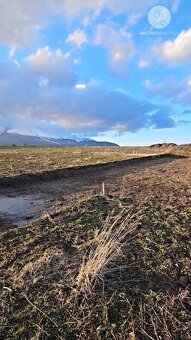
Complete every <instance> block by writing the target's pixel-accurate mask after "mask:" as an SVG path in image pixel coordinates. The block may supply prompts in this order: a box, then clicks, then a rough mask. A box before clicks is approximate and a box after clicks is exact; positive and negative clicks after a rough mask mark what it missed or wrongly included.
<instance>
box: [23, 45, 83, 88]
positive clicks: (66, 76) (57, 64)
mask: <svg viewBox="0 0 191 340" xmlns="http://www.w3.org/2000/svg"><path fill="white" fill-rule="evenodd" d="M25 60H26V62H27V63H28V64H29V65H30V67H31V69H32V70H33V72H35V74H37V75H38V76H39V77H43V78H44V79H48V81H50V83H51V84H52V85H57V86H63V85H73V84H75V82H76V79H77V77H76V76H75V75H74V74H73V73H72V72H71V71H69V66H70V53H68V52H66V53H62V51H61V50H60V49H57V50H56V51H52V50H51V49H50V47H49V46H46V47H43V48H40V49H38V51H37V52H36V53H34V54H32V55H30V56H29V57H27V58H26V59H25Z"/></svg>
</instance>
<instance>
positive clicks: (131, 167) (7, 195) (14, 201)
mask: <svg viewBox="0 0 191 340" xmlns="http://www.w3.org/2000/svg"><path fill="white" fill-rule="evenodd" d="M186 162H189V160H188V159H186V158H185V157H182V156H175V155H168V154H164V155H158V156H147V157H142V158H137V159H131V160H125V161H117V162H111V163H107V164H99V165H90V166H84V167H76V168H75V167H74V168H69V169H59V170H52V171H47V172H44V173H41V174H27V175H26V174H23V175H20V176H17V177H9V178H6V179H0V224H1V230H2V229H7V228H8V227H18V226H23V225H25V224H26V223H28V222H31V221H32V220H34V219H36V218H38V217H40V216H41V215H42V214H43V213H46V212H52V211H57V210H59V208H60V207H63V206H65V207H66V206H68V205H71V204H74V203H75V202H77V201H78V200H79V199H84V198H87V197H89V196H91V195H95V194H96V195H97V194H101V193H102V183H103V182H104V184H105V191H106V194H113V193H117V192H118V193H120V191H121V190H123V181H124V178H126V180H127V181H128V178H129V187H130V186H131V177H132V176H135V177H136V178H140V180H141V178H142V179H143V178H144V176H147V174H149V177H152V173H153V171H154V172H155V171H156V172H158V173H160V171H162V172H166V166H167V164H169V165H171V168H170V169H171V170H173V171H175V168H177V166H179V167H180V166H181V171H180V172H179V174H180V173H181V172H182V171H183V170H185V169H186V168H187V166H186ZM184 163H185V165H183V166H182V164H184ZM151 169H152V170H151ZM160 169H161V170H160ZM156 176H158V174H156ZM183 176H184V175H183ZM6 184H7V185H8V186H7V185H6ZM143 189H144V190H146V188H143ZM133 190H134V189H133Z"/></svg>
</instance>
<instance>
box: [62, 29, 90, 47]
mask: <svg viewBox="0 0 191 340" xmlns="http://www.w3.org/2000/svg"><path fill="white" fill-rule="evenodd" d="M66 42H70V43H74V44H75V45H77V46H78V47H79V48H80V47H82V45H84V44H85V43H87V42H88V39H87V35H86V33H85V31H84V30H80V29H77V30H75V31H74V32H73V33H71V34H69V35H68V37H67V39H66Z"/></svg>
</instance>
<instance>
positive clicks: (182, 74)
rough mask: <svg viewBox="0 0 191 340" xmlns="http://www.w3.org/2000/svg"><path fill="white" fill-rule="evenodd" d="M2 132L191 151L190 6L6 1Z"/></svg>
mask: <svg viewBox="0 0 191 340" xmlns="http://www.w3.org/2000/svg"><path fill="white" fill-rule="evenodd" d="M0 107H1V109H0V131H3V129H4V128H6V127H10V128H11V130H10V131H12V132H18V133H21V134H32V135H41V136H49V137H72V138H93V139H96V140H100V141H102V140H107V141H111V142H115V143H117V144H119V145H148V144H153V143H158V142H175V143H179V144H180V143H190V142H191V1H188V0H161V1H156V0H141V1H140V0H89V1H86V0H40V1H39V0H32V1H31V0H0Z"/></svg>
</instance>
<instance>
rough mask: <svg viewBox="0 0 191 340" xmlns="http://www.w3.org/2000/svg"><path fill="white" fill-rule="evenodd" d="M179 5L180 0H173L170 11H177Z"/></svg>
mask: <svg viewBox="0 0 191 340" xmlns="http://www.w3.org/2000/svg"><path fill="white" fill-rule="evenodd" d="M179 6H180V0H174V2H173V4H172V12H174V13H175V12H177V11H178V9H179Z"/></svg>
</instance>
